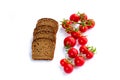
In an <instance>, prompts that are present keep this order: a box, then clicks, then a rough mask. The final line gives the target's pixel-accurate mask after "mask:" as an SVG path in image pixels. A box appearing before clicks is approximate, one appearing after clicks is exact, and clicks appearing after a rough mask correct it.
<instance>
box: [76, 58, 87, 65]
mask: <svg viewBox="0 0 120 80" xmlns="http://www.w3.org/2000/svg"><path fill="white" fill-rule="evenodd" d="M74 63H75V65H76V66H82V65H83V64H84V63H85V60H84V58H83V57H82V56H77V57H75V60H74Z"/></svg>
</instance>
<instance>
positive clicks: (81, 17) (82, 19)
mask: <svg viewBox="0 0 120 80" xmlns="http://www.w3.org/2000/svg"><path fill="white" fill-rule="evenodd" d="M85 20H87V15H86V14H85V13H82V14H80V21H85Z"/></svg>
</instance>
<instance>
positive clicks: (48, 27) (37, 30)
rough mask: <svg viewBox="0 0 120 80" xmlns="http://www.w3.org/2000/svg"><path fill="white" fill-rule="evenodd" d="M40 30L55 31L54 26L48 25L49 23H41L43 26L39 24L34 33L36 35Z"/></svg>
mask: <svg viewBox="0 0 120 80" xmlns="http://www.w3.org/2000/svg"><path fill="white" fill-rule="evenodd" d="M39 32H46V33H47V32H51V33H55V32H54V30H53V28H52V27H51V26H48V25H41V26H38V27H36V28H35V29H34V33H33V35H34V36H35V35H36V34H37V33H39Z"/></svg>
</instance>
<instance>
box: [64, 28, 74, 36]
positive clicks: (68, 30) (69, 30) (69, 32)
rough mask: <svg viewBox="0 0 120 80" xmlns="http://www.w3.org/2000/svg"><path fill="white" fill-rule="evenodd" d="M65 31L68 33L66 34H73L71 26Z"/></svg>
mask: <svg viewBox="0 0 120 80" xmlns="http://www.w3.org/2000/svg"><path fill="white" fill-rule="evenodd" d="M65 31H66V32H67V33H68V34H71V33H72V32H73V27H72V26H69V27H68V28H66V29H65Z"/></svg>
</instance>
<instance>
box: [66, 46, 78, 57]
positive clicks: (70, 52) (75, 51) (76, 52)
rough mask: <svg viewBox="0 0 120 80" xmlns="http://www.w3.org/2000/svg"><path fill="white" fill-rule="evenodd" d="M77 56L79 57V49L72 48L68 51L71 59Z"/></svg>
mask: <svg viewBox="0 0 120 80" xmlns="http://www.w3.org/2000/svg"><path fill="white" fill-rule="evenodd" d="M77 55H78V50H77V49H75V48H70V49H69V50H68V56H69V57H70V58H75V57H76V56H77Z"/></svg>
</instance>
